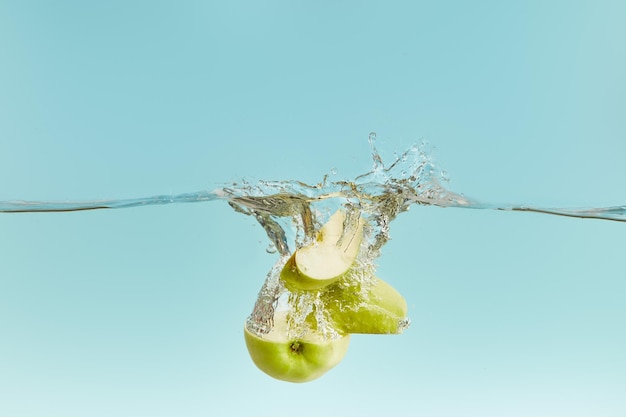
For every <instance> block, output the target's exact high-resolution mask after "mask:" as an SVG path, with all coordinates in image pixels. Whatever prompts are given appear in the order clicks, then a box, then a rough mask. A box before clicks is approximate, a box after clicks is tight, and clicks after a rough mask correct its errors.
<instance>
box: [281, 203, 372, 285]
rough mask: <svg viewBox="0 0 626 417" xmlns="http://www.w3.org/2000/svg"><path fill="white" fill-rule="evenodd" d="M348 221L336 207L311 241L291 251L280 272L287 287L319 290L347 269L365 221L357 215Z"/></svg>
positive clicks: (358, 245)
mask: <svg viewBox="0 0 626 417" xmlns="http://www.w3.org/2000/svg"><path fill="white" fill-rule="evenodd" d="M348 223H350V224H347V222H346V214H345V212H344V211H343V210H337V212H335V214H333V215H332V216H331V217H330V219H329V220H328V222H327V223H326V224H324V225H323V226H322V227H321V229H320V231H319V232H318V234H317V238H316V240H315V241H314V242H313V243H311V244H310V245H307V246H303V247H302V248H300V249H298V250H296V251H295V253H294V254H293V255H292V256H291V257H290V258H289V260H288V261H287V263H286V264H285V267H284V268H283V270H282V271H281V274H280V277H281V279H282V280H283V282H284V283H285V285H286V286H287V288H289V289H291V290H319V289H321V288H324V287H326V286H328V285H330V284H332V283H334V282H335V281H337V280H338V279H339V278H340V277H341V276H342V275H343V274H345V273H346V271H348V269H350V267H351V266H352V264H353V263H354V261H355V259H356V257H357V255H358V253H359V248H360V246H361V240H362V239H363V225H364V223H365V222H364V220H363V219H362V218H360V217H359V218H358V219H357V220H356V221H355V222H348ZM345 226H348V227H347V228H344V227H345Z"/></svg>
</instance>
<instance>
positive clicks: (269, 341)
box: [244, 318, 350, 382]
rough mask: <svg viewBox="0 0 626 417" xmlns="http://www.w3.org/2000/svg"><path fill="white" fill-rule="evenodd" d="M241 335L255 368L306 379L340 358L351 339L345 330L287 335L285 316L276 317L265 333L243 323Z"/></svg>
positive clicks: (282, 376) (291, 378) (282, 377)
mask: <svg viewBox="0 0 626 417" xmlns="http://www.w3.org/2000/svg"><path fill="white" fill-rule="evenodd" d="M244 337H245V340H246V347H247V348H248V353H249V354H250V358H251V359H252V361H253V362H254V364H255V365H256V366H257V368H259V369H260V370H261V371H263V372H265V373H266V374H267V375H269V376H271V377H273V378H276V379H279V380H282V381H288V382H308V381H312V380H314V379H316V378H319V377H320V376H322V375H324V374H325V373H326V372H328V371H329V370H330V369H332V368H333V367H335V366H336V365H337V364H338V363H339V362H341V360H342V359H343V357H344V356H345V354H346V352H347V350H348V345H349V343H350V335H348V334H346V335H340V336H338V337H337V338H334V339H329V338H324V336H322V335H321V333H318V332H315V331H310V332H309V333H308V334H307V335H306V336H304V337H301V338H290V337H289V336H288V332H287V325H286V320H285V319H284V318H280V319H278V320H276V318H275V321H274V327H273V328H272V330H271V331H270V332H269V333H268V334H264V335H256V334H254V333H253V332H251V331H250V330H249V329H248V328H247V327H244Z"/></svg>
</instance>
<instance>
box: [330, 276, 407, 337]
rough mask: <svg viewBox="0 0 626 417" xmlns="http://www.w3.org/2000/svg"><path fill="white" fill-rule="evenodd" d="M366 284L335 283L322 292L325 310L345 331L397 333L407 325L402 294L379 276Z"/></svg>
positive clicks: (331, 319) (339, 328)
mask: <svg viewBox="0 0 626 417" xmlns="http://www.w3.org/2000/svg"><path fill="white" fill-rule="evenodd" d="M372 280H373V281H371V282H367V283H364V284H363V285H365V287H364V288H363V289H361V288H355V287H354V286H342V285H334V286H333V287H331V288H329V289H328V290H327V291H326V292H325V293H324V294H323V295H322V297H323V301H324V307H325V310H324V314H325V315H326V316H327V317H328V319H329V321H330V322H331V323H333V325H334V327H335V328H336V329H337V330H338V331H341V332H345V333H367V334H397V333H401V332H402V331H403V330H404V329H405V328H406V327H407V326H408V319H407V317H406V315H407V304H406V300H405V299H404V297H402V295H401V294H400V293H399V292H398V291H396V289H395V288H393V287H392V286H391V285H389V284H388V283H386V282H385V281H383V280H382V279H380V278H375V277H373V278H372Z"/></svg>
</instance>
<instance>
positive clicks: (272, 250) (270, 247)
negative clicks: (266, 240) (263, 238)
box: [265, 243, 276, 253]
mask: <svg viewBox="0 0 626 417" xmlns="http://www.w3.org/2000/svg"><path fill="white" fill-rule="evenodd" d="M265 252H267V253H276V245H274V244H273V243H270V244H269V245H267V248H266V249H265Z"/></svg>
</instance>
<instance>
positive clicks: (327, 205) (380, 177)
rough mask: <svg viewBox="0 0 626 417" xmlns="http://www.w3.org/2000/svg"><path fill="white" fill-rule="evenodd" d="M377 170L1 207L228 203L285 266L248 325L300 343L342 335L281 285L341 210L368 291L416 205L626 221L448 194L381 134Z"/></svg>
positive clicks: (625, 216) (425, 164)
mask: <svg viewBox="0 0 626 417" xmlns="http://www.w3.org/2000/svg"><path fill="white" fill-rule="evenodd" d="M368 141H369V145H370V148H371V157H372V169H371V170H370V171H368V172H366V173H364V174H362V175H358V176H357V177H356V178H354V179H352V180H330V177H331V176H333V177H334V176H336V175H337V169H336V168H333V169H332V170H331V172H330V176H329V175H326V176H324V177H323V179H322V181H321V182H320V183H318V184H312V185H311V184H306V183H303V182H299V181H295V180H288V181H259V182H258V183H255V184H251V183H248V182H246V181H242V182H239V183H233V184H229V185H226V186H224V187H221V188H218V189H216V190H213V191H199V192H195V193H185V194H178V195H158V196H152V197H146V198H137V199H127V200H100V201H84V202H32V201H5V202H0V212H4V213H35V212H70V211H85V210H100V209H119V208H132V207H141V206H149V205H163V204H174V203H200V202H211V201H224V202H226V203H228V204H229V205H230V206H231V207H232V208H233V209H234V210H235V211H237V212H239V213H242V214H244V215H248V216H253V217H254V218H255V219H256V220H257V222H258V223H259V224H260V225H261V226H262V227H263V229H264V230H265V232H266V234H267V236H268V238H269V246H268V247H267V252H269V253H276V254H277V255H278V259H277V261H276V263H275V265H274V267H273V268H272V269H271V270H270V271H269V273H268V274H267V278H266V280H265V282H264V284H263V286H262V288H261V290H260V292H259V295H258V298H257V300H256V303H255V305H254V308H253V309H252V313H251V314H250V316H249V318H248V320H247V322H246V326H247V328H248V329H249V330H250V331H252V332H253V333H255V334H257V335H264V334H267V333H269V332H270V331H271V329H272V328H273V326H274V319H275V317H276V314H277V312H286V313H287V317H288V328H287V331H288V337H300V336H302V335H303V334H305V333H306V332H307V331H309V330H310V325H309V324H308V322H307V317H311V316H313V317H314V318H315V321H316V331H319V332H320V333H321V334H322V335H323V337H325V338H327V339H334V338H337V337H339V336H341V334H340V332H338V331H337V329H335V328H333V327H332V325H330V324H329V320H328V318H327V317H326V316H325V315H324V314H323V312H324V310H325V306H324V301H323V297H322V295H323V294H322V293H321V292H308V291H290V290H288V289H286V288H285V286H284V285H283V284H282V281H281V280H280V279H279V275H280V271H281V270H282V268H283V267H284V265H285V263H286V262H287V260H288V259H289V257H290V256H291V254H292V253H293V252H294V251H295V250H297V249H298V248H300V247H302V246H304V245H307V244H309V243H311V242H312V241H313V240H314V239H315V236H316V232H317V231H318V230H319V229H320V227H321V226H322V225H323V224H324V223H325V222H326V221H327V220H328V218H329V217H330V216H331V215H332V214H333V213H334V212H335V211H336V210H338V209H340V208H341V209H342V210H344V211H345V212H346V214H347V217H346V222H345V225H344V226H345V228H346V230H350V229H351V228H354V227H355V224H356V222H357V221H358V219H359V218H363V219H364V220H365V221H366V228H365V238H364V240H363V243H362V248H361V251H360V255H359V257H358V259H357V262H356V267H355V268H354V269H353V273H352V274H351V275H350V279H349V280H348V281H347V283H346V284H345V285H349V286H351V289H355V288H356V289H357V290H358V291H361V290H362V289H363V288H367V287H368V286H371V285H372V277H373V276H374V272H375V268H376V265H375V264H376V260H377V258H378V257H379V255H380V250H381V248H382V247H383V246H384V245H385V244H386V243H387V242H388V241H389V232H390V226H391V224H392V222H393V220H394V219H395V218H396V217H397V216H398V215H399V214H400V213H402V212H404V211H407V210H408V209H409V208H410V207H411V206H413V205H417V206H436V207H442V208H446V207H451V208H466V209H480V210H504V211H518V212H534V213H543V214H550V215H558V216H568V217H579V218H587V219H602V220H609V221H619V222H624V221H626V206H618V207H605V208H542V207H534V206H522V205H507V204H494V203H484V202H479V201H475V200H472V199H469V198H467V197H465V196H463V195H462V194H458V193H455V192H452V191H450V190H448V189H447V188H446V187H445V186H444V185H442V184H443V183H447V182H448V174H447V173H446V171H443V170H441V169H440V168H439V167H437V166H436V164H434V162H433V160H432V155H431V153H430V152H429V151H428V148H427V147H426V146H425V145H420V146H417V145H415V146H412V147H410V148H409V149H407V150H406V151H405V152H403V153H401V154H395V157H394V158H393V160H392V161H390V163H387V164H386V163H385V161H384V160H383V158H382V156H381V153H380V152H379V151H378V149H377V147H376V135H375V134H374V133H372V134H370V135H369V137H368ZM408 325H409V320H408V319H407V318H403V319H401V320H399V321H398V328H397V332H398V333H399V332H401V331H403V330H404V329H405V328H406V327H408Z"/></svg>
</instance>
